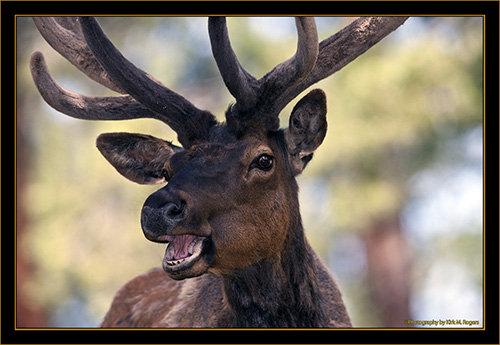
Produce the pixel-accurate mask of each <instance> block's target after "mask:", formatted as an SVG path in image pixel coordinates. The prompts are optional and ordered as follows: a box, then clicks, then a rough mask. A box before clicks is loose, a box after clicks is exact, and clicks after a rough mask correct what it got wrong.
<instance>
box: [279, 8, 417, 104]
mask: <svg viewBox="0 0 500 345" xmlns="http://www.w3.org/2000/svg"><path fill="white" fill-rule="evenodd" d="M408 18H409V17H361V18H358V19H356V20H355V21H353V22H352V23H351V24H349V25H348V26H346V27H345V28H344V29H342V30H340V31H339V32H337V33H336V34H334V35H332V36H330V37H328V38H326V39H325V40H323V41H321V42H320V44H319V55H318V59H317V61H316V64H315V66H314V69H313V70H312V71H311V73H310V74H309V75H308V76H307V78H306V79H305V80H304V81H303V82H302V83H300V84H299V85H297V86H296V87H295V88H294V89H292V90H291V91H290V92H288V93H287V94H286V95H284V96H285V97H282V98H281V100H280V102H279V104H278V103H277V104H276V108H275V112H279V111H281V110H282V109H283V108H284V107H285V106H286V105H287V104H288V103H289V102H290V101H292V100H293V99H294V98H295V97H297V96H298V95H299V94H300V93H301V92H302V91H304V90H306V89H307V88H308V87H309V86H311V85H313V84H315V83H317V82H318V81H320V80H323V79H325V78H327V77H329V76H330V75H332V74H334V73H335V72H337V71H339V70H340V69H342V68H343V67H344V66H346V65H347V64H349V63H350V62H352V61H353V60H355V59H356V58H357V57H358V56H360V55H362V54H363V53H364V52H366V51H367V50H368V49H370V48H371V47H372V46H374V45H375V44H377V43H378V42H379V41H380V40H382V39H383V38H384V37H386V36H387V35H389V34H390V33H391V32H393V31H394V30H396V29H397V28H398V27H399V26H401V25H402V24H403V23H404V22H405V21H406V20H407V19H408Z"/></svg>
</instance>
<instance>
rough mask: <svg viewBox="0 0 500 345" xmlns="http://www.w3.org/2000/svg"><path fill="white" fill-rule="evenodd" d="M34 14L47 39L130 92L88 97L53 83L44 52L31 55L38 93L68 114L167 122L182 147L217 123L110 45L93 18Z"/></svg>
mask: <svg viewBox="0 0 500 345" xmlns="http://www.w3.org/2000/svg"><path fill="white" fill-rule="evenodd" d="M76 21H77V19H76V18H74V17H64V18H63V17H58V18H36V19H35V23H36V25H37V27H38V28H39V30H40V32H41V33H42V35H43V36H44V38H45V39H46V40H47V42H48V43H49V44H50V45H51V46H52V47H53V48H54V49H55V50H56V51H58V52H59V53H60V54H61V55H63V56H64V57H65V58H67V59H68V60H69V61H70V62H71V63H73V64H74V65H75V66H77V67H78V69H80V70H81V71H83V72H84V73H85V74H86V75H87V76H89V77H90V78H91V79H93V80H95V81H97V82H99V83H100V84H102V85H104V86H106V87H108V88H110V89H112V90H115V91H117V92H119V93H128V95H123V96H114V97H87V96H83V95H79V94H76V93H73V92H70V91H67V90H65V89H63V88H62V87H60V86H59V85H57V83H56V82H55V81H54V80H53V79H52V77H51V76H50V73H49V72H48V69H47V66H46V64H45V61H44V58H43V55H42V54H41V53H39V52H35V53H33V54H32V57H31V61H30V64H31V72H32V75H33V79H34V81H35V84H36V86H37V88H38V90H39V91H40V93H41V95H42V97H43V98H44V99H45V100H46V101H47V103H48V104H49V105H51V106H52V107H54V108H55V109H57V110H59V111H61V112H63V113H65V114H66V115H69V116H72V117H76V118H80V119H88V120H123V119H135V118H143V117H149V118H155V119H158V120H161V121H163V122H165V123H166V124H168V125H169V126H170V127H171V128H172V129H173V130H174V131H175V132H176V133H177V134H178V139H179V142H180V143H181V144H182V145H183V146H184V147H190V146H192V145H193V144H195V143H197V142H200V141H205V140H207V139H208V137H209V133H210V128H211V127H212V126H213V125H215V124H216V123H217V122H216V120H215V117H214V116H213V115H212V114H211V113H209V112H206V111H202V110H199V109H198V108H196V107H195V106H194V105H193V104H191V103H190V102H189V101H188V100H186V99H185V98H184V97H182V96H181V95H179V94H177V93H175V92H173V91H171V90H170V89H168V88H167V87H165V86H164V85H162V84H161V83H160V82H158V81H156V80H155V79H154V78H153V77H151V76H149V75H148V74H147V73H145V72H144V71H142V70H141V69H139V68H137V67H136V66H134V65H133V64H132V63H131V62H130V61H128V60H127V59H125V58H124V57H123V55H121V53H120V52H119V51H118V50H117V49H116V48H115V47H114V46H113V44H112V43H111V42H110V41H109V39H108V38H107V37H106V35H105V34H104V33H103V32H102V30H101V28H100V27H99V25H98V24H97V21H96V20H95V19H94V18H90V17H81V18H79V21H80V24H81V27H80V25H78V23H77V22H76Z"/></svg>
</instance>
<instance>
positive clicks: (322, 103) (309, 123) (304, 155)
mask: <svg viewBox="0 0 500 345" xmlns="http://www.w3.org/2000/svg"><path fill="white" fill-rule="evenodd" d="M326 128H327V124H326V96H325V93H324V92H323V91H322V90H320V89H314V90H312V91H311V92H309V93H308V94H307V95H306V96H305V97H304V98H302V99H301V100H300V101H299V103H297V104H296V105H295V107H294V108H293V110H292V115H291V116H290V123H289V127H288V128H287V129H286V130H285V141H286V145H287V148H288V156H289V158H290V162H291V164H292V169H293V173H294V175H298V174H300V173H301V172H302V171H303V170H304V168H305V167H306V165H307V163H309V161H310V160H311V159H312V156H313V152H314V151H315V150H316V149H317V148H318V147H319V145H321V143H322V142H323V139H324V138H325V135H326Z"/></svg>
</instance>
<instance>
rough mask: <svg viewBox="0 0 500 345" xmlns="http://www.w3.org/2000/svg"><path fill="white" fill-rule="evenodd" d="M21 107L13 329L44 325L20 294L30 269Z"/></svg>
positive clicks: (38, 312)
mask: <svg viewBox="0 0 500 345" xmlns="http://www.w3.org/2000/svg"><path fill="white" fill-rule="evenodd" d="M22 103H23V102H19V104H18V107H17V118H16V120H17V123H16V139H17V145H16V164H17V166H16V246H17V248H16V301H15V303H16V327H19V328H27V327H45V326H47V323H46V317H45V315H44V313H43V311H42V310H40V308H39V307H37V306H35V305H33V304H32V303H30V302H29V298H28V297H27V296H26V295H25V291H24V290H23V287H24V284H25V283H26V282H27V281H28V280H29V276H30V275H31V274H32V272H33V269H34V267H33V266H32V265H30V263H29V262H28V260H27V258H26V256H25V255H24V252H23V250H22V247H23V246H22V242H23V239H24V238H25V236H28V235H29V233H28V217H27V215H26V209H25V205H26V203H25V200H24V190H25V186H26V171H27V169H28V164H29V159H28V157H27V152H28V151H29V150H28V145H29V144H28V142H27V140H26V137H25V135H24V133H25V132H26V131H27V130H29V128H27V127H24V123H25V122H24V121H23V118H24V117H23V116H22V113H23V109H22V106H21V104H22Z"/></svg>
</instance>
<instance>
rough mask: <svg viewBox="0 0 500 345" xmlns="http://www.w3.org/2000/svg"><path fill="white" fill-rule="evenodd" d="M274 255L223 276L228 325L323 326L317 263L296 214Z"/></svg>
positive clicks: (323, 319)
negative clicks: (228, 314)
mask: <svg viewBox="0 0 500 345" xmlns="http://www.w3.org/2000/svg"><path fill="white" fill-rule="evenodd" d="M291 226H294V229H290V230H292V231H289V232H288V236H287V239H286V240H285V244H284V249H283V250H282V251H281V252H280V253H277V254H276V255H275V256H273V257H270V258H266V259H262V260H261V261H259V262H258V263H256V264H254V265H252V266H250V267H246V268H244V269H241V270H238V271H236V272H232V273H231V274H230V275H228V276H225V277H224V279H223V280H224V293H225V298H226V300H227V303H228V306H229V308H230V312H231V315H230V317H229V320H228V322H229V324H230V325H231V327H257V328H262V327H271V328H280V327H299V328H300V327H308V328H309V327H325V325H324V324H323V323H325V317H324V313H323V311H322V308H321V304H322V295H321V293H320V291H319V284H318V274H317V264H316V262H315V257H314V254H313V252H312V249H310V247H309V244H308V243H307V240H306V239H305V237H304V231H303V227H302V224H301V221H300V216H299V217H298V219H297V222H295V224H294V225H291Z"/></svg>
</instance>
